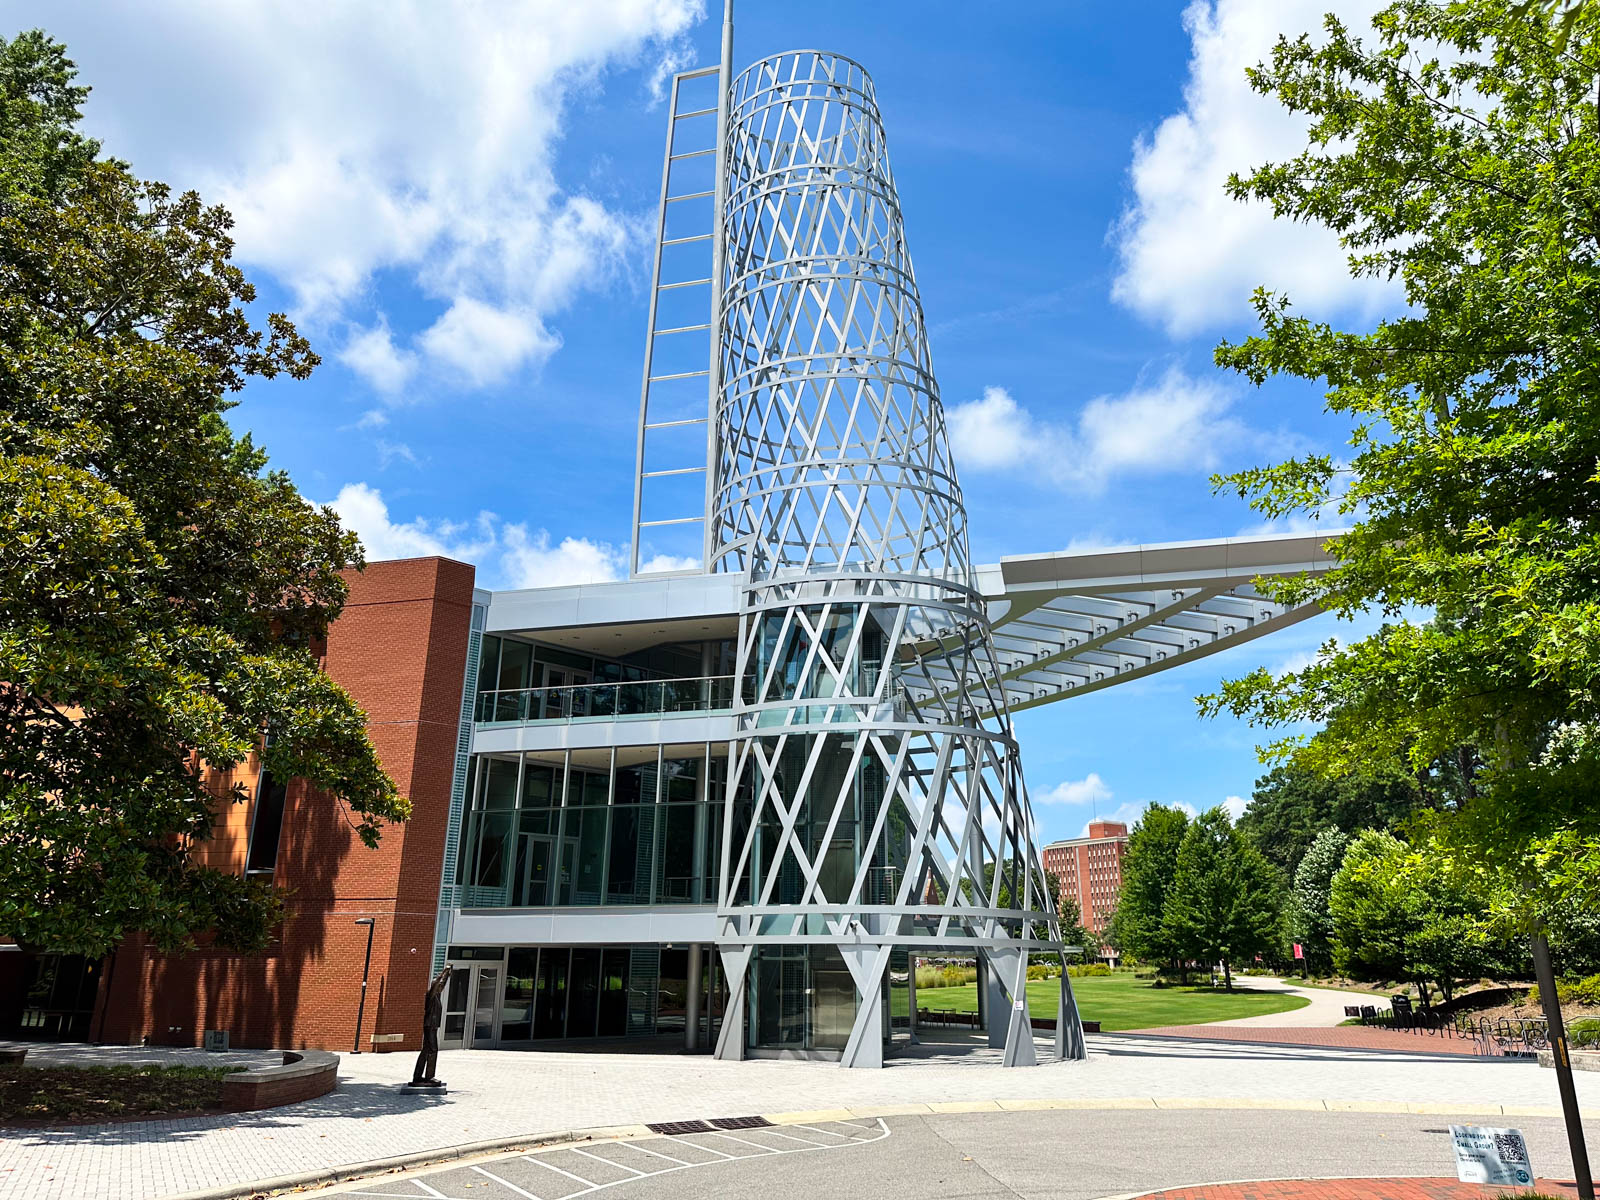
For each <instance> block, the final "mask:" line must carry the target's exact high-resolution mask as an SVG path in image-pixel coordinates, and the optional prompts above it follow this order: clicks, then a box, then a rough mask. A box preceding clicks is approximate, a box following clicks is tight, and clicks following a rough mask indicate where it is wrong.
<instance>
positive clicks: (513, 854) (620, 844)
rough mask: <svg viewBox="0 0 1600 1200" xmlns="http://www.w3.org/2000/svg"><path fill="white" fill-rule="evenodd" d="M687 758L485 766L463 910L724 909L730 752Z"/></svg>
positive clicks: (467, 850) (478, 784) (667, 751)
mask: <svg viewBox="0 0 1600 1200" xmlns="http://www.w3.org/2000/svg"><path fill="white" fill-rule="evenodd" d="M688 749H689V748H686V747H669V748H656V749H655V752H654V753H653V754H652V755H651V756H650V757H647V758H645V759H644V761H642V762H626V761H620V762H619V758H622V759H624V760H625V759H626V758H628V757H634V754H633V753H632V752H630V751H629V750H628V749H627V748H623V749H621V750H613V751H611V752H610V754H609V759H610V763H609V767H608V766H607V765H606V763H605V757H604V756H602V757H601V760H600V762H599V763H588V764H579V763H575V762H573V761H572V756H570V755H569V756H566V757H565V758H563V760H562V761H561V762H557V763H549V762H540V761H535V760H533V759H531V758H529V759H526V760H520V759H518V758H514V757H513V758H493V757H489V756H479V757H477V758H475V759H474V760H473V764H472V773H471V776H470V779H469V782H468V795H469V797H470V800H471V809H470V810H469V812H468V815H467V820H466V824H465V828H464V830H463V837H462V841H461V859H460V864H459V868H458V871H459V873H458V875H457V878H458V879H460V880H461V881H462V899H461V904H462V907H463V908H541V907H550V906H560V907H579V908H591V907H597V906H602V905H644V904H714V903H715V902H716V898H717V897H716V886H717V882H716V881H717V872H718V869H719V865H720V864H719V859H718V846H719V841H718V838H719V835H720V831H721V824H722V791H721V788H722V785H723V780H724V779H725V778H726V774H725V771H726V758H725V757H724V756H725V754H726V746H721V745H718V746H706V745H702V746H697V747H694V748H692V750H689V752H688V753H685V752H684V751H685V750H688ZM713 751H715V752H716V753H715V754H713ZM647 753H648V752H647Z"/></svg>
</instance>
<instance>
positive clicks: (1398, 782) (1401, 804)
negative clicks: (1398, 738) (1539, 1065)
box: [1238, 761, 1429, 879]
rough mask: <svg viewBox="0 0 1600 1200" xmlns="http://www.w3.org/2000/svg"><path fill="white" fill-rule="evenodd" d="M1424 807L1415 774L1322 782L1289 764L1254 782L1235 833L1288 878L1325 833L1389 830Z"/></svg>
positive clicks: (1392, 771) (1424, 798) (1390, 771)
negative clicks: (1246, 839)
mask: <svg viewBox="0 0 1600 1200" xmlns="http://www.w3.org/2000/svg"><path fill="white" fill-rule="evenodd" d="M1428 803H1429V799H1428V797H1427V796H1426V795H1425V794H1424V793H1423V792H1422V790H1421V789H1420V788H1419V786H1418V782H1417V780H1416V778H1415V777H1414V776H1411V775H1408V774H1404V773H1402V772H1400V771H1398V770H1395V769H1388V770H1380V771H1376V772H1361V773H1351V774H1347V775H1340V776H1337V777H1335V778H1331V779H1330V778H1326V777H1324V776H1322V775H1319V774H1317V773H1316V772H1314V771H1311V770H1308V769H1307V768H1306V767H1304V766H1302V765H1301V764H1299V763H1296V762H1294V761H1290V762H1288V763H1285V764H1284V765H1283V766H1280V767H1274V768H1273V769H1272V770H1271V771H1270V772H1268V773H1267V774H1266V775H1263V776H1262V777H1261V778H1260V779H1258V780H1256V786H1255V791H1254V793H1253V794H1252V795H1251V798H1250V803H1249V804H1248V805H1247V806H1246V807H1245V810H1244V813H1243V814H1242V815H1241V816H1240V817H1239V822H1238V829H1239V832H1240V833H1242V834H1244V835H1245V836H1246V837H1248V838H1249V839H1250V840H1251V841H1252V842H1254V843H1255V846H1256V849H1258V850H1260V851H1261V853H1263V854H1265V855H1266V856H1267V861H1269V862H1270V863H1272V865H1273V866H1275V867H1277V868H1278V869H1279V870H1280V871H1282V872H1283V873H1284V875H1285V876H1286V877H1288V878H1291V879H1292V878H1293V877H1294V874H1295V871H1296V870H1297V869H1298V868H1299V866H1300V859H1301V858H1302V857H1303V856H1304V855H1305V853H1306V851H1307V850H1309V849H1310V848H1311V843H1312V842H1313V841H1314V840H1315V839H1316V837H1317V835H1318V834H1319V833H1320V832H1321V831H1322V830H1324V829H1326V828H1328V827H1329V826H1332V827H1334V828H1336V829H1340V830H1343V831H1344V832H1345V833H1354V832H1356V831H1357V830H1358V829H1389V828H1393V827H1394V826H1395V825H1397V824H1398V823H1400V822H1401V821H1403V820H1404V819H1405V818H1407V817H1409V816H1411V815H1412V813H1414V812H1416V811H1417V809H1418V808H1420V807H1423V806H1425V805H1427V804H1428Z"/></svg>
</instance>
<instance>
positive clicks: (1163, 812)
mask: <svg viewBox="0 0 1600 1200" xmlns="http://www.w3.org/2000/svg"><path fill="white" fill-rule="evenodd" d="M1188 828H1189V818H1188V816H1187V815H1186V814H1185V813H1184V812H1183V810H1182V809H1179V808H1167V807H1165V806H1163V805H1160V804H1152V805H1150V807H1149V808H1147V809H1145V810H1144V814H1143V815H1142V816H1141V817H1140V818H1139V821H1138V823H1137V824H1136V825H1134V827H1133V831H1132V832H1131V833H1130V834H1129V835H1128V849H1127V852H1126V854H1125V855H1124V857H1123V860H1122V895H1121V896H1120V897H1119V898H1118V900H1117V911H1116V913H1115V914H1114V915H1113V916H1112V918H1111V928H1112V934H1113V936H1114V938H1115V939H1116V942H1117V945H1119V946H1120V947H1121V948H1122V949H1123V950H1124V951H1125V952H1126V953H1128V954H1131V955H1133V957H1135V958H1138V959H1142V960H1143V961H1145V962H1150V963H1162V964H1172V965H1177V964H1178V963H1179V962H1180V960H1181V958H1182V955H1181V953H1180V952H1179V951H1178V949H1177V947H1176V946H1175V945H1174V944H1173V942H1172V940H1171V938H1170V937H1168V935H1167V931H1166V926H1165V924H1164V922H1163V920H1162V918H1163V915H1164V913H1165V912H1166V908H1167V896H1168V893H1169V892H1170V891H1171V889H1172V879H1173V876H1174V875H1175V874H1177V870H1178V849H1179V847H1180V846H1182V844H1183V835H1184V833H1185V832H1186V831H1187V830H1188Z"/></svg>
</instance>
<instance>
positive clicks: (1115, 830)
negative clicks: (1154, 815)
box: [1044, 821, 1128, 956]
mask: <svg viewBox="0 0 1600 1200" xmlns="http://www.w3.org/2000/svg"><path fill="white" fill-rule="evenodd" d="M1127 852H1128V827H1127V826H1126V825H1123V824H1121V823H1120V822H1117V821H1091V822H1089V829H1088V832H1087V833H1086V834H1085V835H1084V836H1083V837H1080V838H1069V839H1068V840H1066V841H1062V842H1051V843H1050V844H1049V845H1048V846H1046V847H1045V848H1044V869H1045V870H1046V871H1050V872H1053V873H1054V874H1055V875H1056V877H1057V878H1059V879H1060V880H1061V898H1062V899H1063V900H1067V899H1071V900H1076V901H1077V904H1078V912H1079V913H1080V914H1081V919H1082V922H1083V925H1084V928H1086V929H1089V930H1091V931H1093V932H1094V933H1096V934H1099V935H1101V936H1104V935H1105V932H1106V929H1107V927H1108V926H1109V925H1110V924H1111V914H1112V913H1114V912H1116V911H1117V898H1118V897H1119V896H1120V895H1121V894H1122V858H1123V855H1125V854H1126V853H1127ZM1113 956H1114V955H1113Z"/></svg>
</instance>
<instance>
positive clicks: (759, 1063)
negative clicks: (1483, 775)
mask: <svg viewBox="0 0 1600 1200" xmlns="http://www.w3.org/2000/svg"><path fill="white" fill-rule="evenodd" d="M1089 1044H1090V1050H1091V1054H1090V1058H1089V1060H1088V1061H1087V1062H1083V1063H1053V1064H1048V1065H1045V1066H1040V1067H1035V1068H1024V1069H1016V1070H1006V1069H1004V1068H1001V1067H997V1066H992V1065H971V1064H970V1063H969V1062H963V1061H959V1060H957V1059H956V1058H954V1057H953V1056H951V1057H945V1056H940V1057H938V1058H935V1059H933V1060H922V1061H904V1060H891V1061H892V1065H890V1066H888V1067H886V1068H885V1069H883V1070H881V1071H847V1070H843V1069H841V1068H839V1067H837V1066H835V1065H832V1064H828V1063H807V1062H777V1061H771V1060H756V1061H751V1062H719V1061H717V1060H715V1059H711V1058H708V1057H704V1056H694V1057H690V1056H682V1055H662V1056H656V1055H644V1054H613V1053H557V1052H524V1053H518V1052H508V1051H493V1050H464V1051H451V1052H447V1053H445V1054H442V1055H441V1056H440V1074H441V1075H442V1076H443V1078H444V1079H445V1080H446V1081H448V1083H449V1085H450V1091H449V1094H448V1095H445V1096H416V1095H407V1094H405V1093H403V1092H401V1090H400V1087H399V1085H400V1084H401V1083H402V1082H404V1081H405V1080H406V1079H407V1078H408V1077H409V1075H410V1071H411V1066H412V1059H411V1056H410V1055H387V1054H385V1055H374V1054H365V1055H361V1056H359V1057H353V1056H346V1057H345V1058H344V1059H343V1061H342V1063H341V1069H340V1085H339V1090H338V1091H336V1092H334V1093H332V1094H330V1095H328V1096H324V1097H321V1098H319V1099H317V1100H312V1101H307V1102H306V1103H304V1104H298V1105H293V1106H289V1107H286V1108H281V1109H272V1110H267V1111H265V1112H259V1113H240V1114H228V1115H220V1116H214V1117H192V1118H184V1119H180V1120H166V1121H145V1122H136V1123H129V1124H123V1125H101V1126H87V1127H77V1128H73V1129H66V1130H59V1131H55V1130H30V1129H23V1130H7V1131H6V1132H5V1133H4V1135H0V1194H3V1195H4V1196H5V1197H6V1198H7V1200H78V1198H80V1197H86V1196H94V1197H115V1198H117V1200H154V1198H156V1197H163V1196H171V1195H177V1194H181V1193H184V1192H189V1191H197V1190H201V1189H205V1188H214V1187H219V1186H222V1185H227V1184H241V1183H245V1182H248V1181H251V1180H258V1179H268V1178H274V1177H279V1176H284V1175H292V1174H296V1173H301V1172H311V1171H317V1170H326V1169H329V1168H331V1167H335V1166H337V1165H339V1164H350V1163H360V1162H369V1161H372V1160H374V1159H383V1158H388V1157H391V1156H397V1155H406V1154H414V1153H416V1152H419V1151H427V1150H430V1149H435V1148H444V1147H450V1146H456V1145H461V1144H463V1143H469V1142H481V1141H487V1140H493V1139H503V1138H514V1137H523V1136H529V1135H536V1134H549V1133H559V1132H562V1131H568V1130H585V1129H594V1128H603V1127H614V1126H625V1125H634V1124H637V1123H641V1122H655V1121H674V1120H684V1119H689V1118H696V1117H700V1118H705V1117H726V1116H742V1115H746V1114H756V1113H772V1114H782V1113H793V1112H797V1111H803V1112H808V1113H809V1112H838V1111H839V1110H841V1109H850V1110H854V1111H858V1112H862V1111H870V1110H877V1111H883V1110H894V1109H896V1108H899V1109H901V1110H906V1109H907V1108H908V1106H915V1108H916V1109H918V1110H925V1111H937V1110H938V1109H939V1107H940V1106H941V1105H959V1106H964V1107H971V1106H973V1105H977V1106H979V1107H984V1106H992V1107H993V1108H995V1109H997V1110H998V1109H999V1108H1001V1107H1003V1106H1004V1105H1007V1104H1018V1103H1021V1104H1026V1103H1034V1104H1044V1103H1049V1104H1051V1105H1052V1106H1056V1105H1059V1106H1061V1107H1064V1108H1071V1107H1105V1108H1117V1107H1146V1108H1149V1107H1157V1106H1161V1107H1169V1106H1178V1107H1206V1106H1208V1105H1211V1104H1213V1103H1217V1102H1221V1103H1222V1105H1223V1106H1224V1107H1260V1108H1272V1107H1283V1108H1314V1109H1333V1110H1335V1111H1338V1110H1355V1111H1362V1110H1366V1111H1418V1112H1458V1113H1477V1114H1488V1115H1494V1114H1501V1115H1519V1114H1523V1113H1527V1112H1531V1111H1537V1112H1540V1113H1554V1112H1555V1106H1556V1104H1557V1097H1556V1090H1555V1079H1554V1076H1553V1075H1552V1074H1551V1073H1550V1072H1548V1071H1541V1070H1540V1069H1539V1068H1538V1067H1536V1066H1534V1065H1532V1064H1531V1063H1525V1062H1510V1061H1497V1060H1485V1059H1466V1058H1447V1057H1443V1056H1438V1057H1433V1056H1425V1055H1410V1054H1408V1055H1398V1054H1385V1053H1382V1052H1375V1051H1360V1050H1332V1049H1315V1048H1295V1047H1287V1048H1286V1047H1272V1046H1257V1045H1246V1044H1229V1043H1224V1042H1200V1041H1179V1040H1176V1039H1163V1038H1159V1037H1140V1036H1139V1035H1137V1034H1126V1033H1125V1034H1117V1035H1109V1036H1103V1037H1094V1036H1091V1037H1090V1039H1089ZM41 1057H42V1056H41ZM1577 1082H1578V1088H1579V1095H1580V1098H1581V1099H1582V1101H1583V1103H1584V1104H1585V1106H1586V1107H1588V1108H1600V1075H1584V1076H1580V1078H1579V1079H1578V1081H1577Z"/></svg>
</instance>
